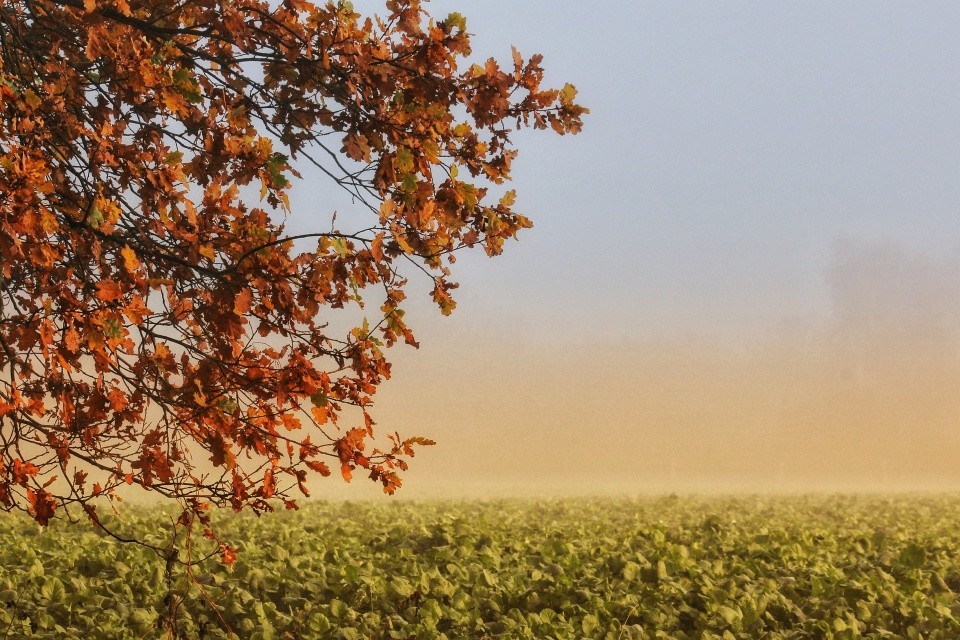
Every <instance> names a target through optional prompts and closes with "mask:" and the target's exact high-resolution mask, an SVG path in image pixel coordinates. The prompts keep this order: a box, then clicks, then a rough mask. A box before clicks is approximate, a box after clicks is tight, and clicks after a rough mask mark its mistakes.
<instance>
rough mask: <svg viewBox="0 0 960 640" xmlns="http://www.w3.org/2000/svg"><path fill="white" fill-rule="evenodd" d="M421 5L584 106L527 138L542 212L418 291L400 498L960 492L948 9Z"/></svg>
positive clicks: (379, 408) (381, 409)
mask: <svg viewBox="0 0 960 640" xmlns="http://www.w3.org/2000/svg"><path fill="white" fill-rule="evenodd" d="M354 4H355V6H356V7H357V8H358V10H360V11H364V12H369V11H370V10H374V9H376V8H377V7H378V5H382V3H378V2H375V1H374V0H364V1H358V2H355V3H354ZM427 8H428V10H429V11H430V12H431V14H432V15H434V16H437V17H443V16H445V15H446V14H447V13H449V12H450V11H459V12H461V13H462V14H464V15H465V16H466V17H467V21H468V30H469V31H470V32H471V33H473V34H474V37H473V49H474V57H475V58H476V59H477V60H480V59H485V58H487V57H490V56H494V57H497V58H499V59H500V60H509V58H510V45H515V46H516V47H517V48H518V49H519V50H520V51H521V52H522V53H523V54H525V55H527V56H529V55H531V54H533V53H542V54H544V56H545V62H544V66H545V67H546V69H547V81H548V84H551V83H552V84H553V85H555V86H561V85H562V84H563V83H564V82H570V83H572V84H574V85H575V86H576V87H577V89H578V90H579V92H580V100H579V101H580V102H581V103H582V104H584V105H585V106H587V107H589V108H590V110H591V113H590V114H589V115H588V116H587V117H586V119H585V126H584V130H583V132H582V133H581V134H580V135H578V136H566V137H559V136H555V135H552V134H548V133H544V132H524V133H521V134H518V135H516V136H515V138H514V139H515V141H516V142H517V144H518V146H519V148H520V150H521V154H520V157H519V159H518V160H517V162H516V165H515V171H514V185H513V186H514V187H515V188H516V189H517V191H518V194H519V198H518V203H517V209H518V210H519V211H522V212H523V213H525V214H527V215H529V216H530V217H531V218H532V219H533V220H534V223H535V228H534V229H532V230H530V231H527V232H525V233H524V234H521V237H520V241H519V242H516V243H512V244H510V245H508V246H507V248H506V252H505V254H504V255H503V256H500V257H498V258H496V259H493V260H490V259H487V258H486V257H485V256H482V255H473V256H464V257H463V258H461V259H459V260H458V262H457V265H456V267H457V271H456V272H455V274H456V276H457V277H458V279H459V281H460V283H461V288H460V289H458V290H457V294H458V295H457V301H458V308H457V310H456V312H455V313H454V314H453V315H452V316H451V317H448V318H445V317H442V316H441V315H440V314H439V312H437V311H435V310H433V309H432V308H431V307H430V306H429V305H428V304H426V303H424V302H423V301H422V299H423V298H424V296H423V295H420V296H419V297H418V299H417V300H415V301H414V302H413V303H411V309H410V312H409V315H408V318H411V319H412V320H411V321H412V324H413V327H414V329H415V330H416V331H417V335H418V337H419V339H420V341H421V344H422V346H421V349H419V350H418V351H415V350H413V349H409V348H400V349H397V350H395V351H394V353H393V354H392V357H393V359H394V361H395V368H394V373H395V375H394V379H393V380H391V381H390V382H388V383H387V384H386V385H385V386H384V387H383V389H382V390H381V391H380V392H379V393H378V398H377V405H376V408H375V416H376V417H377V419H378V422H379V423H380V425H381V428H383V429H385V430H390V431H393V430H395V429H398V430H399V431H400V432H401V433H404V434H413V433H416V434H418V435H423V436H428V437H432V438H434V439H435V440H437V441H438V444H437V446H435V447H432V448H430V449H429V450H425V451H424V452H423V453H422V454H421V455H419V456H418V457H417V458H416V459H415V460H414V464H413V466H412V468H411V471H410V472H409V473H408V474H407V476H406V487H405V488H404V490H403V491H404V493H405V494H406V495H407V496H408V497H421V496H433V495H478V494H480V495H483V494H491V493H496V494H527V493H535V494H542V493H571V492H572V493H591V492H604V493H611V492H612V493H637V492H671V491H677V492H689V491H696V492H701V491H751V492H764V491H813V490H828V491H885V490H913V489H960V465H958V464H956V461H957V460H960V215H958V209H960V118H958V117H957V114H958V113H960V39H958V38H957V37H956V34H957V33H958V32H960V5H958V4H957V3H955V2H922V3H899V2H896V3H895V2H856V1H851V2H843V3H836V2H813V1H806V0H805V1H803V2H790V1H784V2H776V3H770V2H760V1H757V2H738V1H725V2H721V3H718V2H683V3H667V2H658V3H650V2H624V1H619V0H605V1H603V2H597V3H584V2H573V1H570V0H551V1H546V0H525V1H524V2H508V1H506V0H484V2H466V1H457V0H444V1H436V2H430V3H428V5H427ZM293 201H294V209H295V210H297V209H298V207H300V208H301V210H302V209H303V208H310V207H314V208H316V207H322V206H323V204H324V203H323V202H322V201H318V199H317V198H316V196H315V193H313V190H311V194H307V192H306V190H305V189H301V190H300V191H295V192H294V197H293ZM414 289H415V290H416V285H415V286H414ZM356 484H357V483H356V482H355V483H354V485H356ZM318 490H320V492H321V493H322V494H324V495H326V493H325V492H327V491H329V492H330V495H333V494H343V492H346V493H345V494H344V495H348V496H360V495H366V494H367V493H368V490H367V489H365V488H362V487H359V486H353V485H351V486H350V487H349V488H347V489H344V488H342V487H329V488H328V487H326V486H325V487H324V488H323V489H320V488H319V487H318Z"/></svg>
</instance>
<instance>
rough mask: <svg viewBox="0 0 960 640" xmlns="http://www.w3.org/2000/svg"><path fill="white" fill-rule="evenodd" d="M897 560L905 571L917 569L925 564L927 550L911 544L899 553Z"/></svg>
mask: <svg viewBox="0 0 960 640" xmlns="http://www.w3.org/2000/svg"><path fill="white" fill-rule="evenodd" d="M898 560H899V562H900V564H901V565H903V566H904V567H906V568H907V569H919V568H920V567H922V566H923V565H924V564H926V562H927V550H926V549H924V548H923V547H921V546H920V545H918V544H917V543H915V542H911V543H910V544H908V545H907V546H906V547H904V548H903V550H902V551H901V552H900V556H899V558H898Z"/></svg>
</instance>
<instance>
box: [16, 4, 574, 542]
mask: <svg viewBox="0 0 960 640" xmlns="http://www.w3.org/2000/svg"><path fill="white" fill-rule="evenodd" d="M470 54H471V50H470V37H469V34H468V32H467V30H466V22H465V19H464V18H463V17H462V16H461V15H459V14H451V15H449V16H447V17H445V18H443V19H435V18H432V17H430V15H429V14H428V12H427V11H426V10H425V8H424V7H423V6H421V3H420V2H419V1H418V0H387V1H386V3H385V9H384V11H383V15H382V17H363V16H361V15H359V14H358V13H357V12H356V11H355V10H354V9H353V7H352V6H351V4H350V3H349V2H339V3H327V4H315V3H313V2H310V1H309V0H283V1H281V2H276V1H273V2H268V1H266V0H10V1H8V2H4V3H3V4H2V6H0V168H2V173H0V256H2V262H0V439H2V445H0V446H2V450H0V505H2V506H3V508H5V509H6V510H14V509H18V510H25V511H28V512H29V513H30V514H31V515H32V516H33V518H35V519H36V521H37V522H39V523H41V524H46V523H47V522H48V520H49V519H50V518H52V517H54V516H55V515H59V514H60V513H74V512H76V513H78V514H79V513H86V514H87V516H89V517H90V518H91V519H93V520H94V521H95V522H97V521H98V516H97V512H96V504H97V499H98V498H103V497H110V496H111V495H114V494H115V492H116V491H117V490H118V489H119V488H120V487H123V486H125V485H135V486H139V487H142V488H143V489H145V490H148V491H151V492H154V493H155V494H158V495H161V496H165V497H168V498H171V499H174V500H176V501H178V502H179V503H180V504H182V505H183V507H184V513H185V514H202V513H203V512H204V511H205V510H206V509H208V508H209V506H210V505H215V506H225V505H229V506H232V507H233V508H234V509H237V510H240V509H242V508H244V507H250V508H252V509H254V510H257V511H260V510H267V509H270V508H271V504H272V502H273V500H276V499H282V500H284V501H285V502H286V505H287V507H289V508H295V506H296V503H295V498H296V497H297V496H298V495H301V494H306V493H307V488H306V486H305V482H306V481H307V479H308V477H310V476H311V475H314V474H319V475H322V476H326V475H329V474H331V473H336V474H340V475H342V476H343V478H344V479H346V480H349V479H350V478H351V476H352V475H353V474H355V473H363V474H365V475H368V476H369V477H370V478H371V479H373V480H375V481H377V482H379V483H382V485H383V488H384V490H385V491H386V492H388V493H392V492H393V491H394V490H395V489H396V488H397V487H399V486H400V483H401V480H400V476H399V475H398V473H399V472H400V471H402V470H404V469H405V468H406V462H405V458H406V457H408V456H410V455H413V447H414V446H416V445H425V444H430V441H429V440H426V439H425V438H418V437H403V436H401V435H399V434H397V433H392V434H391V433H387V434H383V435H385V436H386V437H385V438H380V439H374V424H375V423H374V421H373V419H372V417H371V414H370V411H369V408H370V405H371V402H372V400H371V398H372V396H373V394H374V392H375V390H376V389H377V386H378V385H379V384H380V383H381V382H382V381H383V380H385V379H386V378H388V377H389V375H390V365H389V363H388V361H387V359H386V357H385V350H386V348H387V347H390V346H392V345H394V344H395V343H398V342H405V343H407V344H411V345H416V340H415V338H414V334H413V333H412V332H411V330H410V328H409V327H408V326H407V325H406V324H405V322H404V312H403V308H402V305H403V301H404V298H405V291H404V289H405V285H406V283H407V278H408V277H413V276H417V277H423V278H428V279H429V280H428V281H429V282H432V297H433V300H434V301H435V302H436V304H437V305H438V306H439V308H440V310H441V311H442V312H443V313H444V314H447V313H450V312H451V311H452V310H453V308H454V301H453V299H452V297H451V290H452V289H454V288H455V287H456V284H455V282H454V281H453V280H452V279H451V271H450V265H451V264H452V263H453V262H454V257H455V252H456V251H458V250H459V249H461V248H465V247H475V246H477V247H481V248H482V249H483V250H484V251H485V252H486V253H487V254H489V255H495V254H498V253H500V251H501V250H502V247H503V244H504V241H505V240H507V239H509V238H513V237H514V236H515V235H516V234H517V232H518V231H520V230H521V229H524V228H526V227H529V226H531V222H530V220H528V219H527V218H526V217H524V216H523V215H521V214H520V213H518V212H517V211H515V210H514V208H513V206H514V201H515V195H514V193H513V191H507V190H506V189H505V188H504V187H503V186H501V185H503V183H504V182H505V181H508V180H509V179H510V168H511V162H512V161H513V160H514V158H515V157H516V155H517V151H516V148H515V147H514V145H513V143H512V141H511V139H510V134H511V132H512V131H514V130H517V129H519V128H522V127H532V128H535V129H552V130H553V131H555V132H557V133H561V134H563V133H568V132H573V133H575V132H577V131H579V129H580V127H581V116H582V115H583V114H584V113H585V112H586V110H585V109H584V108H582V107H581V106H579V105H578V104H577V103H576V102H575V100H576V91H575V89H574V88H573V87H572V86H571V85H565V86H564V87H563V88H561V89H547V88H543V87H542V86H541V84H542V81H543V75H544V72H543V69H542V67H541V57H540V56H538V55H534V56H532V57H529V58H527V57H524V56H522V55H521V54H520V53H519V52H518V51H516V50H513V55H512V58H509V59H508V60H506V61H505V62H501V63H498V62H497V61H495V60H494V59H490V60H487V61H486V62H483V63H480V64H474V63H471V62H469V61H468V59H469V56H470ZM298 169H299V171H302V172H303V173H304V174H306V172H307V170H308V169H309V171H311V172H320V173H322V174H323V175H325V176H326V177H327V178H329V181H328V182H326V183H324V184H320V185H317V184H312V185H310V188H313V189H316V188H332V189H333V188H339V189H344V190H346V192H348V193H349V194H350V195H351V196H352V198H353V201H354V202H355V206H356V208H357V209H361V210H363V211H365V212H366V218H365V220H366V222H365V223H364V224H360V225H357V226H356V228H349V229H344V228H340V227H338V226H337V223H336V221H335V218H334V219H333V220H331V215H330V214H331V212H330V211H317V210H303V208H300V209H301V210H298V211H292V210H291V207H290V200H289V194H290V189H291V188H292V187H293V185H294V184H295V183H296V182H297V181H298V178H300V175H301V174H300V173H298ZM295 215H296V216H299V218H298V219H299V220H301V221H302V220H304V219H306V220H309V221H315V224H314V223H313V222H311V224H312V225H313V228H314V229H316V231H315V232H313V233H308V234H291V233H290V232H288V231H287V230H286V226H287V224H288V223H289V222H290V220H291V219H292V217H293V216H295ZM304 217H306V218H304ZM347 308H350V309H354V310H356V309H362V311H361V312H359V313H358V314H354V316H351V317H356V318H360V317H363V318H364V319H363V320H362V321H359V320H358V321H356V322H352V323H351V324H350V327H348V328H346V329H344V328H343V327H342V324H343V323H342V322H338V321H333V319H334V318H337V317H339V315H338V314H342V313H343V311H342V310H345V309H347ZM354 325H356V326H354ZM338 327H339V328H338Z"/></svg>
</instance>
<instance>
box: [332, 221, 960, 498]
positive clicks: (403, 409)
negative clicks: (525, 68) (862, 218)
mask: <svg viewBox="0 0 960 640" xmlns="http://www.w3.org/2000/svg"><path fill="white" fill-rule="evenodd" d="M958 268H960V252H952V253H942V254H939V255H928V254H926V253H924V252H922V251H920V250H912V249H910V248H908V247H906V246H904V245H903V244H899V243H897V242H895V241H892V240H884V241H878V242H859V241H855V240H849V239H848V240H841V241H838V242H837V243H836V244H835V246H834V249H833V255H832V259H831V260H830V264H829V267H828V268H827V269H826V271H825V273H824V277H823V288H824V290H825V291H826V293H827V295H828V296H829V300H830V313H828V314H827V315H826V316H825V317H823V318H820V319H817V320H812V321H811V320H793V321H791V320H789V319H784V320H783V321H782V322H781V323H780V324H779V325H778V326H776V327H768V329H767V330H766V331H762V332H756V333H755V334H754V335H753V336H750V337H741V338H738V339H737V340H730V339H729V338H728V337H724V336H728V335H729V333H725V332H722V331H716V330H715V327H711V326H710V324H709V322H708V319H704V320H703V322H702V326H701V328H700V329H699V330H689V329H684V330H683V332H682V333H680V332H671V331H669V330H668V329H664V328H662V327H661V328H660V331H659V334H658V335H657V337H654V338H650V339H646V340H641V341H623V340H619V339H618V340H614V339H611V340H605V341H604V340H600V341H596V340H595V341H583V340H576V339H572V340H571V341H569V342H568V343H563V342H562V341H560V342H557V341H556V340H555V339H554V338H551V339H549V340H546V339H544V340H541V339H538V337H537V336H536V334H535V333H529V332H528V333H526V334H525V335H524V334H523V333H517V334H513V335H511V334H510V333H509V332H506V333H505V332H503V331H501V330H491V331H489V332H484V331H482V330H480V331H477V332H476V333H475V334H474V335H473V336H469V335H464V334H462V333H461V334H459V335H448V336H443V335H442V334H441V335H440V336H439V339H437V336H433V340H432V341H431V340H428V339H424V347H423V348H422V349H421V350H420V352H414V353H408V352H398V353H395V354H394V356H395V358H397V360H398V362H397V365H396V367H395V373H396V376H395V379H394V380H392V381H391V382H389V383H388V384H387V385H386V386H385V387H384V389H383V390H382V391H381V392H380V393H379V394H378V400H377V407H376V409H375V411H376V415H377V416H378V418H379V421H380V423H381V425H382V428H384V429H388V430H391V431H392V430H394V429H399V430H400V431H401V433H404V434H413V433H416V434H418V435H425V436H428V437H432V438H435V439H436V440H437V441H438V445H437V446H436V447H432V448H430V449H428V450H424V451H423V453H421V454H420V455H419V456H418V457H417V458H416V459H415V460H414V461H413V466H412V469H411V471H410V473H408V474H407V482H406V487H405V488H404V490H403V492H404V494H405V495H407V496H408V497H421V496H433V495H457V496H460V495H462V496H473V495H488V494H493V495H527V494H535V495H543V494H570V493H650V492H653V493H660V492H671V491H677V492H717V491H719V492H733V491H737V492H742V491H749V492H771V491H788V492H796V491H799V492H804V491H899V490H947V489H958V488H960V465H958V464H957V461H958V460H960V393H958V391H960V282H958V279H957V277H956V274H957V273H958ZM421 337H423V336H422V335H421ZM355 491H356V488H355V487H354V488H351V489H350V493H355ZM338 492H339V491H338Z"/></svg>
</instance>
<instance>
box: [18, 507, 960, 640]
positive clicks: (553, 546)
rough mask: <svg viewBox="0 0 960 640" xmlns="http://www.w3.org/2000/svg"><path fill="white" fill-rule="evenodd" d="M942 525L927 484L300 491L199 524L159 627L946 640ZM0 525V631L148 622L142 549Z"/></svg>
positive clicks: (350, 635)
mask: <svg viewBox="0 0 960 640" xmlns="http://www.w3.org/2000/svg"><path fill="white" fill-rule="evenodd" d="M125 517H130V514H128V513H125ZM958 522H960V501H958V500H957V499H956V498H934V497H924V498H916V499H908V498H904V497H901V498H896V499H882V498H856V499H854V498H803V499H800V498H792V499H752V498H751V499H709V500H694V499H684V500H680V499H675V498H664V499H645V500H610V501H589V502H588V501H579V500H570V501H553V502H523V503H521V502H493V503H450V504H442V503H438V504H429V505H424V504H410V503H400V504H396V503H394V504H389V505H382V504H381V505H373V504H349V503H348V504H315V503H314V504H310V505H308V506H306V507H305V508H304V509H303V510H301V511H300V512H297V513H286V514H282V515H280V516H278V517H275V518H270V519H256V518H253V517H249V516H239V517H230V518H224V520H223V521H222V522H220V523H218V524H219V526H222V527H224V528H225V529H227V530H229V531H230V532H231V535H232V536H233V537H235V538H244V539H245V540H247V542H246V543H245V544H244V546H243V549H242V553H240V555H239V558H238V560H237V562H236V565H235V567H234V570H233V571H232V572H230V571H228V570H227V568H226V567H224V566H223V565H219V564H218V565H216V566H214V567H212V568H211V570H210V571H207V572H204V573H202V574H199V576H198V577H197V583H192V582H191V581H190V580H188V579H186V578H182V579H181V581H180V582H179V583H178V585H177V587H176V597H177V598H178V599H179V601H180V602H182V605H181V614H180V619H179V624H180V627H181V628H180V630H181V631H182V633H183V635H184V636H185V637H208V638H225V637H228V634H227V632H226V631H224V628H225V627H224V624H226V625H227V626H229V627H230V628H231V629H232V630H233V632H234V633H236V634H237V636H238V637H242V638H255V639H271V638H275V639H282V638H317V639H326V638H330V639H341V640H358V639H361V638H364V639H366V638H374V639H380V638H382V639H394V640H406V639H418V640H419V639H423V640H427V639H430V640H433V639H436V638H478V639H482V638H488V639H489V638H511V639H517V638H530V639H538V640H542V639H548V638H557V639H565V638H569V639H578V638H604V639H609V640H620V639H623V638H633V639H642V640H652V639H655V638H662V639H667V638H669V639H674V640H675V639H679V640H694V639H696V640H747V639H755V638H766V639H769V640H774V639H781V640H787V639H797V640H800V639H804V640H806V639H809V638H819V639H824V640H827V639H830V640H854V639H860V638H863V639H868V638H869V639H877V640H879V639H881V638H908V639H912V640H919V639H921V638H923V639H924V640H951V639H954V638H957V637H960V621H958V616H960V598H958V596H957V592H958V591H960V526H958V524H957V523H958ZM128 526H131V527H134V528H138V527H139V528H142V533H144V534H147V532H148V531H150V530H151V528H152V529H153V530H156V528H157V526H156V520H155V519H153V518H152V517H149V516H147V515H144V516H143V517H142V519H140V520H139V521H134V522H132V523H128ZM3 527H4V531H3V534H4V536H3V537H4V539H5V540H8V541H9V544H7V545H5V546H4V547H3V549H2V550H0V567H2V569H0V604H2V605H5V606H3V607H0V634H2V631H3V628H4V626H7V627H8V629H15V632H12V634H13V635H14V636H16V637H23V638H30V637H35V638H63V637H77V638H79V637H82V638H94V639H96V638H104V639H105V638H111V639H112V638H142V637H160V635H161V633H160V631H158V630H157V628H156V626H157V620H158V619H159V618H160V617H161V616H162V613H163V610H164V609H163V605H162V603H161V598H162V597H163V588H162V584H161V583H162V580H160V579H159V577H160V574H161V573H162V571H161V569H162V568H161V566H160V565H158V563H157V560H156V558H154V557H151V555H150V554H149V553H148V552H147V551H146V550H144V549H142V548H139V547H131V546H128V545H119V544H95V541H94V540H93V538H95V534H93V533H91V532H89V531H88V530H86V529H80V528H76V527H74V528H69V527H67V526H56V527H52V528H51V529H50V530H48V531H47V532H44V533H43V534H41V535H39V536H30V535H25V533H26V532H25V531H24V530H23V528H24V527H25V525H24V523H23V521H20V522H7V523H4V524H3ZM7 534H11V535H7ZM18 534H19V535H18ZM81 549H82V550H83V551H81ZM130 567H141V568H140V569H139V570H137V571H129V570H128V569H129V568H130ZM107 601H109V602H111V605H110V606H109V607H104V606H101V605H102V603H104V602H107ZM211 603H214V604H215V605H216V608H215V609H214V607H213V606H212V605H211Z"/></svg>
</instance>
